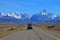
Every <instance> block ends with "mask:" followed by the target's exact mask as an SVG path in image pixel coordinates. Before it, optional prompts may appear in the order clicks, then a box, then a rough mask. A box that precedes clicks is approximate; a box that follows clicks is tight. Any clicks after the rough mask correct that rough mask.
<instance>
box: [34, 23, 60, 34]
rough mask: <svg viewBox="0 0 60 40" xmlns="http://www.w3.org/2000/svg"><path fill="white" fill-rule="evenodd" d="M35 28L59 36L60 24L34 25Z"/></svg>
mask: <svg viewBox="0 0 60 40" xmlns="http://www.w3.org/2000/svg"><path fill="white" fill-rule="evenodd" d="M34 26H35V27H37V28H39V29H41V30H45V31H48V32H52V33H55V34H59V35H60V23H56V24H34Z"/></svg>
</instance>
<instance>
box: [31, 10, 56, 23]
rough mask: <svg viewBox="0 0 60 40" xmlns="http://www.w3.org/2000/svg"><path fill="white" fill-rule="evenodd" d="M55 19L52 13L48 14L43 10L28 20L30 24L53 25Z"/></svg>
mask: <svg viewBox="0 0 60 40" xmlns="http://www.w3.org/2000/svg"><path fill="white" fill-rule="evenodd" d="M56 18H57V15H54V14H53V13H48V12H47V11H46V10H43V11H41V12H40V13H38V14H34V15H33V16H32V17H31V18H30V20H31V22H32V23H54V22H55V20H56ZM56 21H57V20H56Z"/></svg>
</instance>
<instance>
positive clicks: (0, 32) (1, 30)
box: [0, 24, 26, 38]
mask: <svg viewBox="0 0 60 40" xmlns="http://www.w3.org/2000/svg"><path fill="white" fill-rule="evenodd" d="M25 27H26V25H25V24H0V38H3V37H5V36H7V35H9V34H11V33H13V32H16V31H20V30H22V29H23V28H25Z"/></svg>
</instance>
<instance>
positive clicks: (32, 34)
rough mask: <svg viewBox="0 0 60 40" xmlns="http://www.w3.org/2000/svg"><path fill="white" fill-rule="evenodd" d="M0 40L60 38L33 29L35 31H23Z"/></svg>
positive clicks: (54, 39)
mask: <svg viewBox="0 0 60 40" xmlns="http://www.w3.org/2000/svg"><path fill="white" fill-rule="evenodd" d="M0 40H60V38H58V37H56V36H53V35H51V34H49V33H47V32H44V31H42V30H40V29H38V28H35V27H33V30H22V31H18V32H15V33H12V34H11V35H8V36H6V37H4V38H2V39H0Z"/></svg>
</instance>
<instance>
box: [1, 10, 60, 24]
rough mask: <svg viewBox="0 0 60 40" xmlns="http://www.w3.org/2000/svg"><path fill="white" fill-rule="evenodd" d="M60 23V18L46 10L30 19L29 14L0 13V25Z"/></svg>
mask: <svg viewBox="0 0 60 40" xmlns="http://www.w3.org/2000/svg"><path fill="white" fill-rule="evenodd" d="M57 22H60V16H59V15H55V14H53V13H48V12H47V11H46V10H43V11H41V12H40V13H37V14H34V15H32V16H31V18H29V15H28V14H26V13H25V14H22V13H8V14H4V13H0V23H2V24H27V23H33V24H36V23H37V24H38V23H57Z"/></svg>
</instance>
